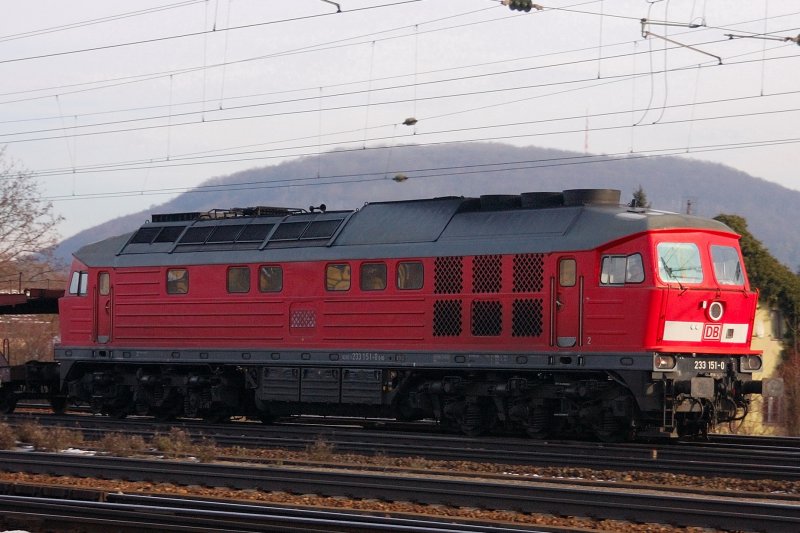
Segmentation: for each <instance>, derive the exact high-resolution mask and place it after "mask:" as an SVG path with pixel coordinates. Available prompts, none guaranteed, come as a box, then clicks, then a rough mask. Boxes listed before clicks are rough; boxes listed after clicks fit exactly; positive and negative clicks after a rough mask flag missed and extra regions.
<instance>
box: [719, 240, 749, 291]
mask: <svg viewBox="0 0 800 533" xmlns="http://www.w3.org/2000/svg"><path fill="white" fill-rule="evenodd" d="M711 260H712V261H713V263H714V276H716V278H717V282H718V283H719V284H720V285H744V272H742V265H741V263H739V253H738V252H737V251H736V248H734V247H732V246H712V247H711Z"/></svg>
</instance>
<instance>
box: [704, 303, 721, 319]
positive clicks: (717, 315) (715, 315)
mask: <svg viewBox="0 0 800 533" xmlns="http://www.w3.org/2000/svg"><path fill="white" fill-rule="evenodd" d="M706 314H707V315H708V318H709V320H711V321H713V322H719V321H720V320H721V319H722V315H723V314H725V306H724V305H722V302H711V304H710V305H709V306H708V309H706Z"/></svg>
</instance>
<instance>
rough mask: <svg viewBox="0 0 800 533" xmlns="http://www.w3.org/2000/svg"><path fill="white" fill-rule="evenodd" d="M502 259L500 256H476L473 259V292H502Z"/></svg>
mask: <svg viewBox="0 0 800 533" xmlns="http://www.w3.org/2000/svg"><path fill="white" fill-rule="evenodd" d="M501 267H502V258H501V256H499V255H476V256H475V257H473V258H472V292H475V293H485V292H500V288H501V287H502V270H501Z"/></svg>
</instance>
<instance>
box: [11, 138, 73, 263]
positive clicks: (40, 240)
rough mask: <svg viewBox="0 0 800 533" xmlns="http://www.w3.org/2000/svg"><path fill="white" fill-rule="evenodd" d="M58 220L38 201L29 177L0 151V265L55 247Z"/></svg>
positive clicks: (35, 186) (47, 205)
mask: <svg viewBox="0 0 800 533" xmlns="http://www.w3.org/2000/svg"><path fill="white" fill-rule="evenodd" d="M60 221H61V217H60V216H56V215H55V214H53V204H52V203H51V202H47V201H44V200H42V196H41V192H40V190H39V184H38V182H37V181H36V180H35V179H34V177H33V174H32V173H31V172H30V171H28V170H25V169H24V168H22V167H20V166H19V164H18V163H17V162H15V161H13V160H12V159H10V158H9V157H7V156H6V154H5V149H0V264H6V263H9V262H11V261H14V260H16V259H19V258H21V257H24V256H26V255H31V254H40V253H42V252H43V251H44V250H46V249H47V248H50V247H52V246H53V245H55V243H56V233H55V227H56V225H57V224H58V223H59V222H60Z"/></svg>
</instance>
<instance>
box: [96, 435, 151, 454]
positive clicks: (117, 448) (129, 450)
mask: <svg viewBox="0 0 800 533" xmlns="http://www.w3.org/2000/svg"><path fill="white" fill-rule="evenodd" d="M97 448H99V449H100V450H103V451H104V452H108V453H110V454H111V455H116V456H117V457H130V456H131V455H136V454H140V453H142V452H144V451H145V450H147V443H146V442H145V441H144V439H143V438H142V437H141V436H139V435H125V434H122V433H106V434H105V435H103V438H102V439H100V440H99V441H97Z"/></svg>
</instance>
